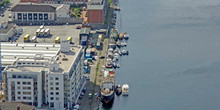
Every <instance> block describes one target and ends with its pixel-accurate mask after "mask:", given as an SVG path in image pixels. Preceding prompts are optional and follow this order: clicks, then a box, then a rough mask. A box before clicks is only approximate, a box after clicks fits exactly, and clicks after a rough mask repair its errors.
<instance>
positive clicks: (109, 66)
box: [105, 58, 113, 68]
mask: <svg viewBox="0 0 220 110" xmlns="http://www.w3.org/2000/svg"><path fill="white" fill-rule="evenodd" d="M105 67H106V68H112V67H113V64H112V60H111V59H110V58H108V59H107V60H106V64H105Z"/></svg>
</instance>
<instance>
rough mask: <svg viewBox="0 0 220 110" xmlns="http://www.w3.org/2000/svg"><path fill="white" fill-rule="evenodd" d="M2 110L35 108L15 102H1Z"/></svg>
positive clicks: (28, 109)
mask: <svg viewBox="0 0 220 110" xmlns="http://www.w3.org/2000/svg"><path fill="white" fill-rule="evenodd" d="M0 106H1V109H2V110H17V107H18V106H19V107H20V109H21V110H32V109H33V110H34V109H35V107H34V106H31V105H27V104H23V103H15V102H1V103H0Z"/></svg>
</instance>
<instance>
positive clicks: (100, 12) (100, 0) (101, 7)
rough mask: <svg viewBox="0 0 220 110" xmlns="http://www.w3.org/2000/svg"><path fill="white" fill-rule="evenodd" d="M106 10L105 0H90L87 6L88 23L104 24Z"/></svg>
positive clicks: (106, 3) (106, 2)
mask: <svg viewBox="0 0 220 110" xmlns="http://www.w3.org/2000/svg"><path fill="white" fill-rule="evenodd" d="M107 8H108V1H107V0H90V1H89V2H88V4H87V9H88V23H89V24H104V22H105V17H106V13H107Z"/></svg>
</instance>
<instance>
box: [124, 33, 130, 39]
mask: <svg viewBox="0 0 220 110" xmlns="http://www.w3.org/2000/svg"><path fill="white" fill-rule="evenodd" d="M124 39H125V40H128V39H129V34H128V33H127V32H125V33H124Z"/></svg>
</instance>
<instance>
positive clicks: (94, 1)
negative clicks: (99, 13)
mask: <svg viewBox="0 0 220 110" xmlns="http://www.w3.org/2000/svg"><path fill="white" fill-rule="evenodd" d="M104 2H105V0H90V1H89V2H88V5H87V8H88V9H89V10H102V9H104V4H105V3H104Z"/></svg>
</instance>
